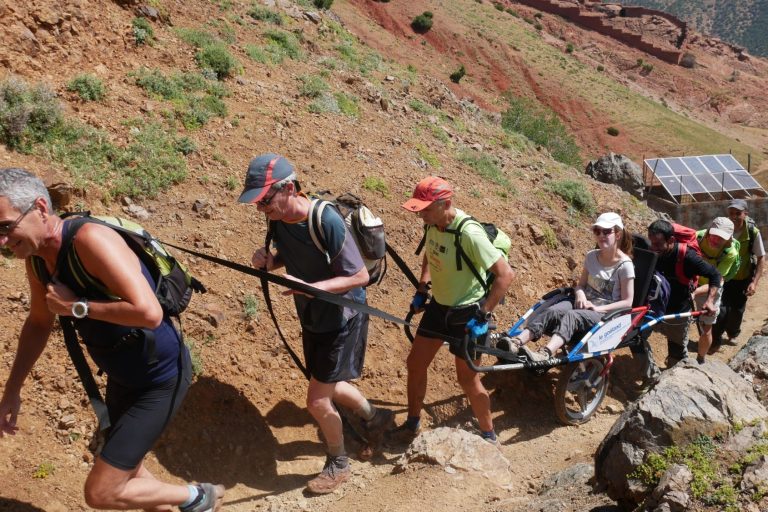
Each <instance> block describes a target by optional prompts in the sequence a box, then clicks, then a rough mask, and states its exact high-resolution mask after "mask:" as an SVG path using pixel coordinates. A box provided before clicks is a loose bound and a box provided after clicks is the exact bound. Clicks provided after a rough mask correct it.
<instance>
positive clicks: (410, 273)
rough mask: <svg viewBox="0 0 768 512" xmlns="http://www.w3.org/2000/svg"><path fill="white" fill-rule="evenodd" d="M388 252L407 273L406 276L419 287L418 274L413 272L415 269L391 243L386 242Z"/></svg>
mask: <svg viewBox="0 0 768 512" xmlns="http://www.w3.org/2000/svg"><path fill="white" fill-rule="evenodd" d="M385 247H386V249H387V254H389V256H390V258H392V261H394V262H395V265H397V267H398V268H399V269H400V271H401V272H402V273H403V275H405V277H406V278H408V281H410V282H411V284H412V285H413V287H414V288H418V287H419V280H418V279H417V278H416V275H415V274H414V273H413V271H412V270H411V269H410V268H409V267H408V265H407V264H406V263H405V261H403V258H401V257H400V255H399V254H397V252H395V250H394V249H393V248H392V246H391V245H389V244H388V243H387V244H386V246H385Z"/></svg>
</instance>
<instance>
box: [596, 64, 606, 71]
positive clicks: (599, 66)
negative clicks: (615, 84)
mask: <svg viewBox="0 0 768 512" xmlns="http://www.w3.org/2000/svg"><path fill="white" fill-rule="evenodd" d="M597 70H598V71H605V66H603V65H602V64H598V65H597Z"/></svg>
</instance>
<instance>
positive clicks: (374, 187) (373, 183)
mask: <svg viewBox="0 0 768 512" xmlns="http://www.w3.org/2000/svg"><path fill="white" fill-rule="evenodd" d="M363 188H364V189H365V190H370V191H371V192H377V193H379V194H381V195H382V196H383V197H386V198H388V197H389V185H387V182H386V181H384V179H383V178H379V177H377V176H370V177H368V178H365V179H364V180H363Z"/></svg>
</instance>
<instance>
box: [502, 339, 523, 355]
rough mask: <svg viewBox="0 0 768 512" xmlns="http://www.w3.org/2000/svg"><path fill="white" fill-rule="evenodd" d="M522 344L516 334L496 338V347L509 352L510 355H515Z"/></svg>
mask: <svg viewBox="0 0 768 512" xmlns="http://www.w3.org/2000/svg"><path fill="white" fill-rule="evenodd" d="M522 346H523V342H522V341H520V338H518V337H517V336H513V337H511V338H510V337H509V336H502V337H501V338H499V339H497V340H496V348H497V349H499V350H503V351H504V352H509V353H510V354H511V355H513V356H516V355H517V354H518V353H519V352H520V347H522Z"/></svg>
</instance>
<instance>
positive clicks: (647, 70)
mask: <svg viewBox="0 0 768 512" xmlns="http://www.w3.org/2000/svg"><path fill="white" fill-rule="evenodd" d="M641 67H642V71H641V73H643V74H645V75H647V74H649V73H650V72H651V71H653V64H651V63H650V62H646V63H645V64H643V65H642V66H641Z"/></svg>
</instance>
